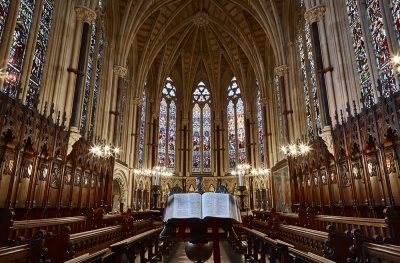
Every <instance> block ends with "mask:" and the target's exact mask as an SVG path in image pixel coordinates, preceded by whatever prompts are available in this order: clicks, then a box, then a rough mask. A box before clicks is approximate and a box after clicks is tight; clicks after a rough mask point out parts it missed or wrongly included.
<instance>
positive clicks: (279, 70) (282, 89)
mask: <svg viewBox="0 0 400 263" xmlns="http://www.w3.org/2000/svg"><path fill="white" fill-rule="evenodd" d="M288 73H289V67H288V66H286V65H281V66H277V67H275V68H274V74H275V76H278V78H279V93H280V94H279V95H280V97H279V100H280V104H281V112H280V114H281V115H282V123H281V124H280V125H283V139H284V140H285V142H284V143H289V142H290V138H289V122H288V117H287V114H288V110H287V103H286V87H287V82H288ZM280 143H282V142H280Z"/></svg>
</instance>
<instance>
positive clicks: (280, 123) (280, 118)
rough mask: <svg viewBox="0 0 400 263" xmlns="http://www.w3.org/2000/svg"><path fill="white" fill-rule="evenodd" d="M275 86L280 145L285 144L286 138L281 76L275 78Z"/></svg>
mask: <svg viewBox="0 0 400 263" xmlns="http://www.w3.org/2000/svg"><path fill="white" fill-rule="evenodd" d="M274 85H275V91H276V92H275V95H276V97H275V101H276V113H277V114H278V126H279V142H280V144H283V143H285V138H284V137H285V136H284V134H283V116H282V107H281V90H280V87H279V76H275V78H274Z"/></svg>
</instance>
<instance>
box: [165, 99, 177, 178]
mask: <svg viewBox="0 0 400 263" xmlns="http://www.w3.org/2000/svg"><path fill="white" fill-rule="evenodd" d="M175 141H176V104H175V101H173V100H172V101H171V104H170V105H169V119H168V163H167V167H168V168H169V170H170V171H174V170H175Z"/></svg>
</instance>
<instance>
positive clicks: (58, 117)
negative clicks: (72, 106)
mask: <svg viewBox="0 0 400 263" xmlns="http://www.w3.org/2000/svg"><path fill="white" fill-rule="evenodd" d="M60 117H61V111H58V114H57V120H56V123H57V125H60Z"/></svg>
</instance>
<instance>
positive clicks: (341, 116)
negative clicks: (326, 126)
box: [340, 110, 344, 123]
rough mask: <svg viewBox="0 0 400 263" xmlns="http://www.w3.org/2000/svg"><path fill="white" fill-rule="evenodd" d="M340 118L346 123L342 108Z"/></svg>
mask: <svg viewBox="0 0 400 263" xmlns="http://www.w3.org/2000/svg"><path fill="white" fill-rule="evenodd" d="M340 119H341V121H342V123H344V118H343V110H340Z"/></svg>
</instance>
